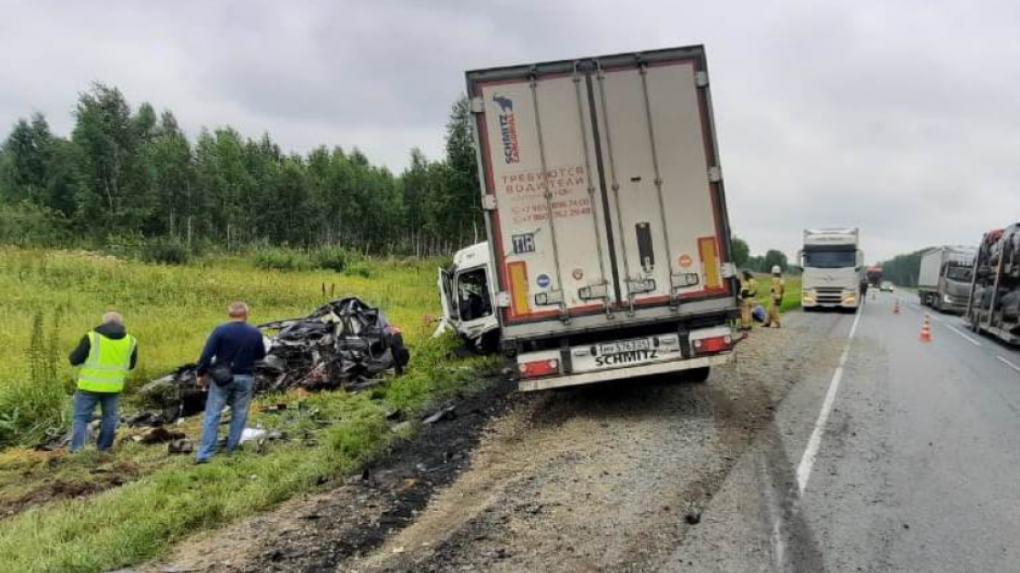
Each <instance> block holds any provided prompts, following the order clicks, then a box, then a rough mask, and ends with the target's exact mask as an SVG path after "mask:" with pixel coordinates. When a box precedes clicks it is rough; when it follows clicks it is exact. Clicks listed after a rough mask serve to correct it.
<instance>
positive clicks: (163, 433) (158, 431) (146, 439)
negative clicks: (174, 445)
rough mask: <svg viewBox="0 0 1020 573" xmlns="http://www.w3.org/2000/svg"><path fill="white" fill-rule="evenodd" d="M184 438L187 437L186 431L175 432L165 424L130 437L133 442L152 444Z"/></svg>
mask: <svg viewBox="0 0 1020 573" xmlns="http://www.w3.org/2000/svg"><path fill="white" fill-rule="evenodd" d="M184 438H185V435H184V432H174V431H171V430H167V429H166V428H164V427H163V426H157V427H155V428H152V429H151V430H148V431H146V432H143V433H141V434H136V435H134V436H131V437H130V438H129V439H130V440H131V441H133V442H138V443H141V444H146V445H152V444H165V443H167V442H173V441H175V440H183V439H184Z"/></svg>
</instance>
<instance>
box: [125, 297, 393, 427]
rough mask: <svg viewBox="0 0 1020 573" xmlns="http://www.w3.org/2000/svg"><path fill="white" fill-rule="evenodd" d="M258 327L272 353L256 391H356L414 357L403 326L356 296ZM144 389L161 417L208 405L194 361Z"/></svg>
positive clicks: (262, 364)
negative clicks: (398, 326) (304, 314)
mask: <svg viewBox="0 0 1020 573" xmlns="http://www.w3.org/2000/svg"><path fill="white" fill-rule="evenodd" d="M258 328H259V329H260V330H262V332H263V333H264V334H265V335H266V339H265V343H266V350H267V353H266V358H265V359H264V360H263V361H262V362H260V363H259V364H257V365H256V367H255V393H256V394H260V393H265V392H278V391H283V390H287V389H290V388H304V389H306V390H327V389H339V388H344V389H347V390H351V391H356V390H360V389H362V388H365V387H367V386H371V385H373V384H375V383H377V382H379V381H381V380H382V377H383V375H384V374H385V373H386V372H389V371H392V372H394V373H395V374H397V375H400V374H403V372H404V369H405V368H406V367H407V363H408V362H409V360H410V357H411V355H410V352H409V351H408V349H407V346H405V344H404V339H403V336H402V335H401V332H400V329H399V328H397V327H396V326H394V325H392V324H390V322H389V321H388V320H387V319H386V315H385V314H384V313H383V311H382V310H380V309H378V308H374V307H372V306H369V305H368V304H366V303H365V302H364V301H362V300H361V299H359V298H357V297H347V298H341V299H338V300H334V301H332V302H330V303H328V304H325V305H323V306H321V307H319V308H318V309H317V310H315V312H313V313H311V314H309V315H308V316H305V317H301V318H291V319H286V320H277V321H273V322H267V323H264V324H260V325H258ZM140 393H141V394H142V396H144V397H145V398H146V399H147V400H148V401H150V402H151V403H154V404H158V405H159V406H160V408H161V411H162V412H161V415H160V417H161V418H162V419H163V420H167V421H169V420H174V419H177V418H179V417H182V416H187V415H190V414H194V413H197V412H200V411H201V410H202V409H203V408H204V406H205V397H206V391H205V390H204V389H202V388H200V387H199V386H198V375H197V366H196V365H195V364H185V365H183V366H181V367H180V368H178V369H177V370H176V371H175V372H174V373H172V374H169V375H167V376H164V377H162V378H159V379H157V380H154V381H152V382H150V383H148V384H146V385H145V386H144V387H142V389H141V390H140Z"/></svg>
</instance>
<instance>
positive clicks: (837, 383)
mask: <svg viewBox="0 0 1020 573" xmlns="http://www.w3.org/2000/svg"><path fill="white" fill-rule="evenodd" d="M897 298H898V299H899V300H900V309H901V312H900V314H894V313H893V311H892V309H893V304H894V300H895V299H897ZM869 299H871V297H870V296H869ZM925 312H930V311H927V310H926V309H921V308H920V307H919V306H918V305H917V303H916V298H914V297H912V296H911V295H910V294H909V293H898V294H895V295H893V294H890V293H881V294H879V295H878V296H877V297H876V298H875V299H874V300H869V301H868V302H867V304H866V305H865V307H864V309H863V310H862V311H861V312H860V313H858V314H859V316H858V315H844V316H841V317H839V319H838V320H839V324H837V325H836V327H835V328H834V329H833V330H832V333H833V336H836V337H838V338H840V339H841V343H842V344H843V345H844V353H843V355H841V361H839V362H836V363H835V364H833V365H832V368H831V370H830V371H829V372H828V375H827V376H822V377H820V378H819V377H816V379H805V380H801V381H800V382H799V383H798V384H797V386H795V387H794V388H793V389H791V391H790V393H789V394H788V395H787V397H786V398H785V400H784V401H783V403H782V404H781V406H780V408H779V409H778V411H777V413H776V417H775V418H774V420H773V422H772V424H770V426H769V427H768V428H767V429H766V430H765V431H764V432H762V433H761V434H760V436H759V439H758V441H757V443H756V445H755V447H754V448H752V449H751V450H750V451H749V452H747V453H746V454H745V455H744V456H743V457H742V459H741V460H740V463H739V464H738V465H737V466H736V467H735V468H734V469H733V471H732V472H731V473H730V474H729V476H728V477H727V479H726V482H725V483H724V484H723V485H722V487H721V488H720V490H719V492H718V493H717V495H716V496H715V497H714V498H713V501H712V503H711V504H710V505H709V506H708V507H707V508H706V510H705V520H704V523H703V526H702V527H699V528H697V529H695V530H693V531H691V532H690V534H689V535H688V536H687V537H686V538H685V539H684V540H683V542H682V543H681V544H680V546H679V547H678V548H677V551H676V552H675V554H674V555H673V556H672V557H671V559H669V560H668V562H667V563H666V564H665V566H664V567H663V568H662V569H661V570H663V571H720V572H721V571H726V572H728V573H734V572H740V571H795V572H804V573H807V572H812V573H816V572H819V571H829V572H843V571H868V572H876V571H882V572H885V571H903V572H908V571H909V572H918V571H925V572H960V571H981V572H983V573H990V572H1000V571H1001V572H1015V571H1020V447H1017V443H1018V442H1017V439H1018V437H1020V352H1018V351H1017V350H1015V349H1011V348H1008V347H1005V346H1003V345H1001V344H998V343H997V342H995V341H994V340H993V339H990V338H986V337H981V336H977V335H975V334H973V333H971V332H970V331H969V330H967V329H966V327H965V325H964V324H963V322H962V321H961V319H959V318H957V317H951V316H948V315H940V314H934V313H933V314H932V336H933V339H934V340H933V341H932V342H928V343H924V342H921V341H920V340H919V336H920V331H921V325H922V321H923V316H924V313H925ZM802 318H803V320H805V321H811V320H831V315H823V314H814V313H811V314H805V315H804V316H803V317H802ZM855 322H856V323H857V325H856V329H855V328H854V323H855ZM851 331H853V333H854V334H853V338H852V339H851V338H850V333H851ZM841 366H842V367H841Z"/></svg>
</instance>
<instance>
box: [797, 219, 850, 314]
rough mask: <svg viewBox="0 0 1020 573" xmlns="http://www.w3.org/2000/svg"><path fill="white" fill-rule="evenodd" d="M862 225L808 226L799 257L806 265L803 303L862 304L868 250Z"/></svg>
mask: <svg viewBox="0 0 1020 573" xmlns="http://www.w3.org/2000/svg"><path fill="white" fill-rule="evenodd" d="M859 239H860V232H859V231H858V229H856V228H853V229H806V230H805V231H804V250H802V251H801V252H800V254H799V255H798V258H799V259H800V265H801V267H803V269H804V275H803V277H802V283H801V288H802V291H803V292H802V294H801V306H802V307H803V308H804V310H813V309H816V308H849V309H856V308H857V307H858V306H860V304H861V281H862V280H863V278H864V275H863V269H864V254H863V253H862V252H861V250H860V248H859V245H860V241H859Z"/></svg>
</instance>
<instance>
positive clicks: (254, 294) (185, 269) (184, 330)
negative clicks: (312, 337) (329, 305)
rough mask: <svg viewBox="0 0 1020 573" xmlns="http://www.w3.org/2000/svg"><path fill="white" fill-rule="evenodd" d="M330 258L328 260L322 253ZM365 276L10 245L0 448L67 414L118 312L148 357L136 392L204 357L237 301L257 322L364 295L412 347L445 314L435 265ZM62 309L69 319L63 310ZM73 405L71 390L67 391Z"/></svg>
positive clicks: (0, 271) (3, 286)
mask: <svg viewBox="0 0 1020 573" xmlns="http://www.w3.org/2000/svg"><path fill="white" fill-rule="evenodd" d="M323 256H326V255H323ZM358 265H361V266H362V267H365V268H366V269H368V270H367V271H366V272H364V273H358V274H353V273H352V274H338V273H336V272H335V271H333V270H312V271H298V272H279V271H275V270H266V269H260V268H258V267H257V266H256V265H255V264H253V263H252V262H251V261H250V260H248V259H244V258H239V257H235V258H229V257H219V258H207V259H199V260H197V261H195V262H193V263H191V264H187V265H183V266H167V265H164V264H149V263H144V262H139V261H135V260H123V259H118V258H114V257H108V256H99V255H96V254H92V253H85V252H62V251H41V250H22V249H13V248H0V293H3V296H0V317H2V320H0V416H4V415H6V418H4V417H0V447H3V446H9V445H11V444H15V443H31V442H32V441H33V440H36V439H38V438H39V435H40V431H41V429H40V428H39V427H36V422H39V423H41V424H42V425H44V426H47V427H48V428H52V427H53V422H54V421H57V422H59V421H61V420H62V419H63V418H62V416H64V415H65V414H66V412H64V411H62V410H61V408H60V407H59V406H60V400H57V399H56V398H58V397H59V396H60V391H61V389H65V390H64V391H65V392H66V391H67V389H70V388H71V387H73V370H72V368H71V367H70V365H69V364H68V362H67V355H68V354H69V353H70V351H71V350H72V349H73V348H74V347H75V346H76V345H77V343H78V341H79V340H80V339H81V337H82V336H83V335H84V334H85V332H87V331H88V330H89V329H91V328H93V327H94V326H96V325H97V324H98V322H99V321H100V317H101V316H102V314H103V313H104V312H105V311H107V310H111V309H116V310H118V311H120V312H122V313H123V314H124V317H125V322H126V325H127V328H128V331H129V332H131V333H132V334H133V335H134V336H136V337H137V338H138V343H139V346H138V349H139V364H138V368H137V369H136V370H135V371H134V372H133V373H132V374H131V376H130V378H129V381H128V394H129V395H130V393H131V392H132V391H133V390H134V389H136V388H137V387H138V386H140V385H141V384H142V383H144V382H145V381H148V380H151V379H153V378H156V377H158V376H160V375H162V374H165V373H167V372H169V371H171V370H172V369H174V368H175V367H177V366H178V365H181V364H184V363H188V362H194V361H195V360H197V358H198V355H199V353H200V352H201V349H202V344H203V342H204V340H205V338H206V336H207V335H208V334H209V332H210V331H211V330H212V328H213V327H214V326H216V324H218V323H219V322H221V321H223V320H224V319H225V313H226V306H227V304H228V303H229V302H230V301H232V300H236V299H242V300H245V301H247V302H248V303H249V304H250V305H251V307H252V321H253V322H263V321H271V320H277V319H281V318H289V317H295V316H303V315H305V314H307V313H308V312H310V311H311V310H313V309H314V308H316V307H317V306H319V305H321V304H323V303H324V302H326V301H327V300H328V299H329V298H331V297H340V296H345V295H349V294H355V295H357V296H360V297H362V298H363V299H365V300H366V301H368V302H369V303H371V304H374V305H378V306H379V307H381V308H383V309H384V311H385V312H386V315H387V316H388V317H389V319H390V320H391V322H393V323H395V324H397V325H400V326H403V327H404V329H405V331H406V333H407V338H408V342H409V344H410V345H411V346H413V345H414V344H415V343H416V342H417V340H418V338H419V337H420V335H421V333H420V329H418V328H416V326H417V325H419V324H421V322H422V319H423V317H424V316H425V315H426V314H430V313H431V314H435V313H436V312H438V310H439V308H438V307H439V304H438V299H437V296H436V293H435V288H434V284H433V278H432V277H433V272H434V270H433V269H434V266H433V265H432V264H431V263H430V262H407V261H400V262H387V261H366V260H360V261H358ZM39 315H41V316H42V317H43V320H44V324H45V327H44V329H45V330H46V334H45V336H46V337H47V342H46V344H47V345H49V348H51V349H50V350H49V353H50V354H49V356H50V358H51V363H52V368H51V370H50V375H49V377H48V378H47V379H46V380H44V381H42V382H41V381H40V380H38V379H33V378H32V366H31V363H30V362H31V361H30V360H28V359H27V358H26V356H27V354H28V353H29V352H30V351H31V348H32V332H33V323H34V321H35V320H36V317H37V316H39ZM58 315H59V317H60V318H59V324H57V323H56V322H55V321H56V317H57V316H58ZM64 398H65V400H66V398H67V395H66V393H65V394H64Z"/></svg>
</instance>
